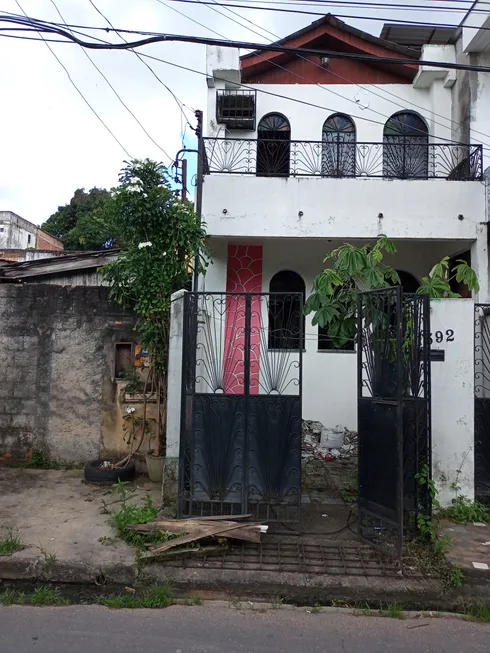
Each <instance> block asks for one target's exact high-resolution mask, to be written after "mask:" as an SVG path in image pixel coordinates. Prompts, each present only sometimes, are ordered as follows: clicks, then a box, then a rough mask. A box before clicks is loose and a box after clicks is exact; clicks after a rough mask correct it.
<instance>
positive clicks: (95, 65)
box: [50, 0, 173, 161]
mask: <svg viewBox="0 0 490 653" xmlns="http://www.w3.org/2000/svg"><path fill="white" fill-rule="evenodd" d="M50 1H51V4H52V5H53V6H54V8H55V9H56V11H57V12H58V15H59V17H60V18H61V20H62V21H63V22H64V23H65V25H66V21H65V19H64V17H63V14H62V13H61V11H60V10H59V8H58V5H57V4H56V2H55V1H54V0H50ZM81 49H82V52H83V54H84V55H85V56H86V57H87V59H88V60H89V61H90V63H91V64H92V66H93V67H94V68H95V70H96V71H97V72H98V73H99V75H100V76H101V77H102V78H103V79H104V81H105V82H106V83H107V85H108V86H109V88H110V89H111V91H112V92H113V93H114V95H115V96H116V98H117V99H118V100H119V102H120V103H121V104H122V106H123V107H124V108H125V109H126V111H127V112H128V113H129V115H130V116H132V118H134V120H135V121H136V123H137V124H138V125H139V126H140V128H141V129H142V131H143V132H144V133H145V134H146V136H148V138H149V139H150V141H151V142H152V143H153V144H154V145H156V146H157V147H158V149H159V150H160V151H161V152H163V154H164V155H165V156H166V157H167V158H168V159H169V160H170V161H172V160H173V159H172V157H171V156H170V154H168V152H166V151H165V150H164V149H163V147H162V146H161V145H160V144H159V143H158V142H157V141H156V140H155V139H154V138H153V136H152V135H151V134H150V133H149V132H148V130H147V129H146V128H145V126H144V125H143V124H142V123H141V122H140V120H139V119H138V117H137V116H136V115H135V114H134V113H133V111H131V109H130V108H129V107H128V105H127V104H126V103H125V102H124V100H123V99H122V97H121V96H120V95H119V93H118V92H117V91H116V89H115V88H114V86H113V85H112V84H111V82H110V81H109V79H108V78H107V77H106V75H105V74H104V73H103V72H102V70H101V69H100V68H99V67H98V66H97V64H96V63H95V61H94V60H93V59H92V57H91V56H90V55H89V53H88V52H87V51H86V50H85V49H84V48H83V47H82V48H81Z"/></svg>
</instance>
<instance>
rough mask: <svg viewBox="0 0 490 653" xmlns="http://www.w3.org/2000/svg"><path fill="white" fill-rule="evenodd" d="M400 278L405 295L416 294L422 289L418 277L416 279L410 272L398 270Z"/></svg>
mask: <svg viewBox="0 0 490 653" xmlns="http://www.w3.org/2000/svg"><path fill="white" fill-rule="evenodd" d="M397 273H398V276H399V277H400V286H401V287H402V289H403V292H404V293H409V294H411V293H416V292H417V290H418V289H419V288H420V282H419V280H418V279H417V277H414V275H413V274H411V273H410V272H405V270H397Z"/></svg>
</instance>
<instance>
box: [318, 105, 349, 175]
mask: <svg viewBox="0 0 490 653" xmlns="http://www.w3.org/2000/svg"><path fill="white" fill-rule="evenodd" d="M355 174H356V126H355V124H354V122H353V121H352V119H351V118H350V117H349V116H346V115H344V114H343V113H334V114H333V115H331V116H330V117H329V118H327V119H326V120H325V122H324V123H323V130H322V175H325V176H326V177H354V176H355Z"/></svg>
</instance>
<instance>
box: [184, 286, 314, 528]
mask: <svg viewBox="0 0 490 653" xmlns="http://www.w3.org/2000/svg"><path fill="white" fill-rule="evenodd" d="M302 302H303V297H302V294H301V293H277V294H274V295H270V294H249V293H187V294H186V296H185V301H184V341H183V379H182V417H181V441H180V473H179V484H180V487H179V515H180V516H201V515H210V516H215V515H233V514H238V513H252V514H253V515H255V516H256V517H257V518H258V519H263V520H267V521H272V522H280V523H288V522H289V523H290V524H292V525H296V526H298V527H299V518H300V505H301V361H302V348H301V347H299V348H298V343H299V342H301V341H302V335H303V334H302V332H303V320H302V319H301V318H302ZM288 308H289V309H290V310H286V309H288ZM285 313H287V316H286V317H285ZM279 318H280V319H279ZM271 323H273V324H275V325H276V328H280V329H281V330H282V332H283V335H282V337H283V339H284V341H285V342H288V343H292V345H291V348H290V349H280V350H277V349H270V347H269V343H270V333H269V332H270V328H271V327H270V325H271ZM279 325H280V327H279ZM294 344H295V345H296V346H295V348H294V347H293V345H294Z"/></svg>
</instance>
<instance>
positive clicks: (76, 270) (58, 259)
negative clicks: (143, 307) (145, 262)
mask: <svg viewBox="0 0 490 653" xmlns="http://www.w3.org/2000/svg"><path fill="white" fill-rule="evenodd" d="M118 252H119V250H118V249H106V250H100V251H96V252H56V253H55V252H51V253H49V254H48V258H46V256H42V255H43V254H45V253H44V252H37V251H36V252H25V254H26V259H25V260H24V261H22V262H21V261H19V260H15V262H11V263H8V262H4V263H3V265H2V264H0V284H1V283H18V282H21V283H38V284H52V285H55V286H107V285H108V284H107V282H106V281H105V280H104V279H103V275H102V272H100V268H101V267H102V266H103V265H105V264H106V263H109V262H110V261H113V260H114V259H115V258H116V256H117V253H118Z"/></svg>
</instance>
